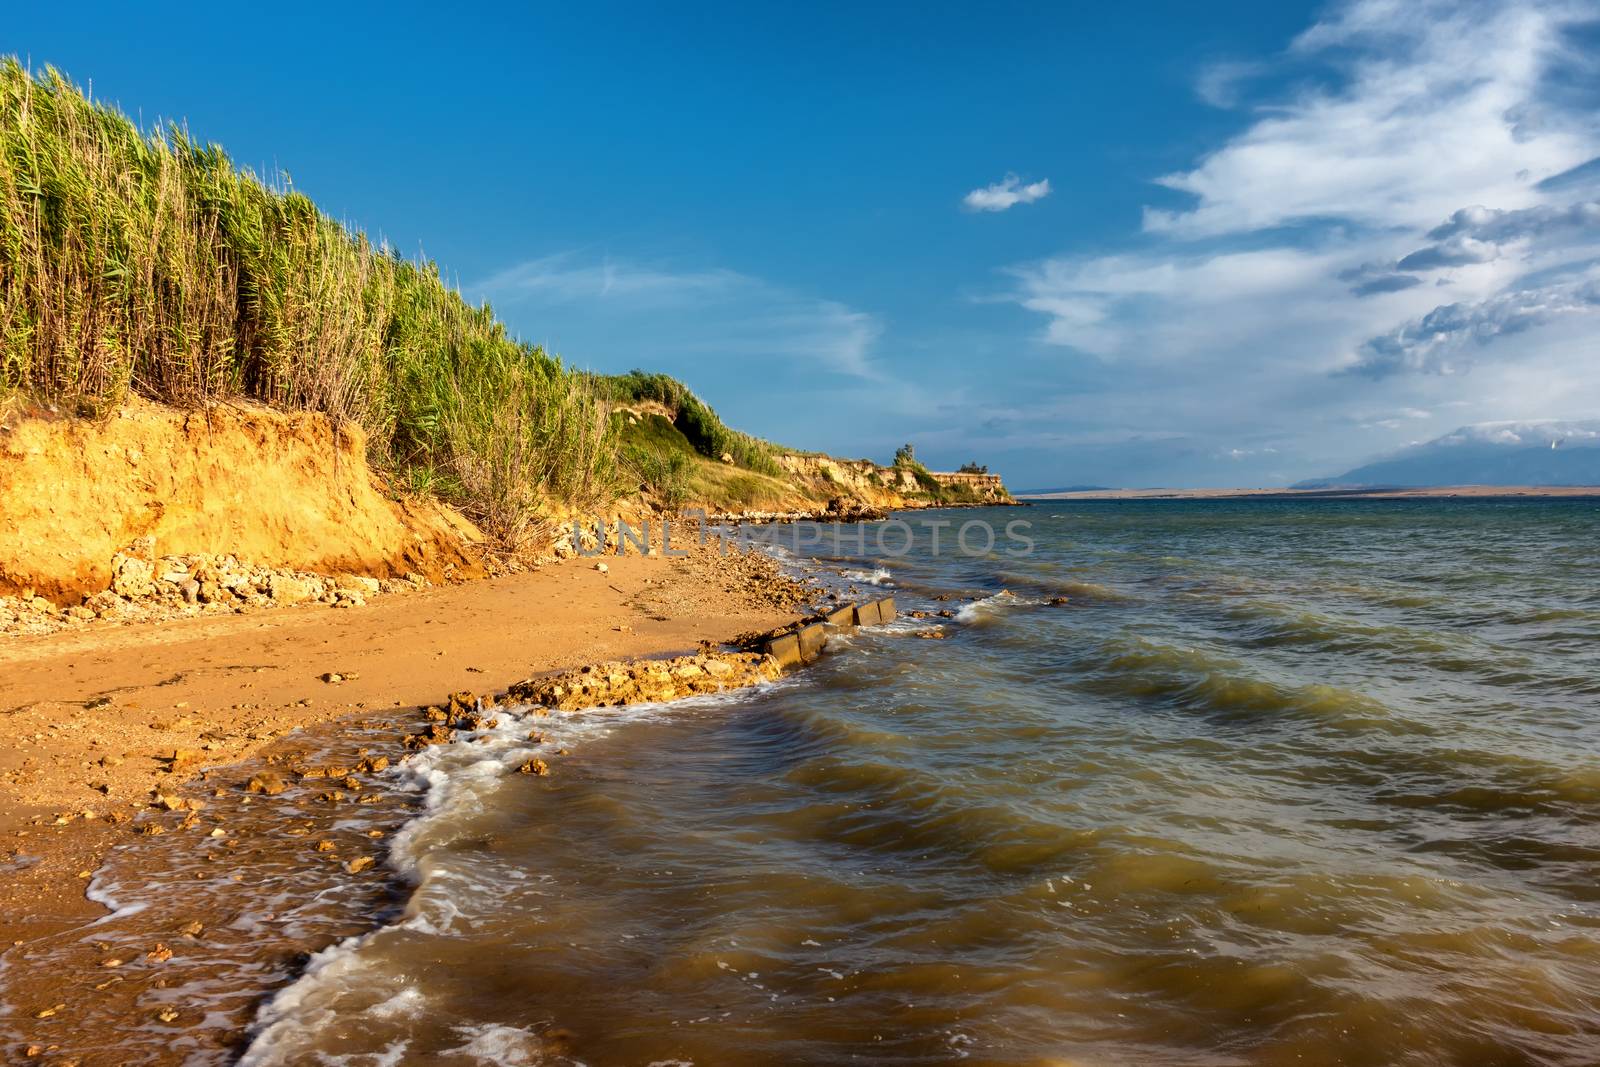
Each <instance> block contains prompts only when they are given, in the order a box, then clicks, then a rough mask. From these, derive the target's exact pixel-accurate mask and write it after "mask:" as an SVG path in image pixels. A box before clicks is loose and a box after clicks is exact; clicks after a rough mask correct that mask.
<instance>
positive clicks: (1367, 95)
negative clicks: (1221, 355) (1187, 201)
mask: <svg viewBox="0 0 1600 1067" xmlns="http://www.w3.org/2000/svg"><path fill="white" fill-rule="evenodd" d="M1572 17H1573V12H1572V9H1570V8H1568V7H1566V6H1564V5H1563V6H1555V5H1531V4H1510V3H1500V4H1489V3H1474V4H1464V5H1463V4H1460V3H1446V2H1442V0H1433V2H1418V0H1408V2H1406V3H1399V2H1396V0H1360V2H1357V3H1354V4H1350V5H1349V6H1347V7H1345V8H1344V9H1343V10H1341V11H1340V12H1338V13H1336V14H1334V15H1333V16H1332V17H1330V18H1329V19H1327V20H1325V21H1323V22H1320V23H1318V24H1316V25H1315V26H1313V27H1312V28H1311V29H1309V30H1307V31H1306V32H1305V33H1304V34H1302V35H1301V36H1300V37H1299V38H1298V39H1297V41H1296V42H1295V44H1294V46H1293V50H1292V51H1293V56H1294V58H1296V59H1297V60H1300V61H1324V62H1326V63H1328V64H1329V65H1330V66H1332V67H1333V69H1334V70H1335V72H1336V73H1338V74H1340V75H1342V81H1341V84H1340V85H1339V87H1338V88H1334V89H1329V88H1323V87H1317V88H1309V89H1305V90H1303V91H1301V92H1300V93H1298V94H1296V95H1295V96H1293V97H1292V98H1291V99H1289V100H1288V101H1286V102H1284V103H1281V104H1277V105H1275V106H1274V107H1273V108H1272V109H1271V110H1270V112H1268V113H1266V114H1265V116H1264V117H1263V118H1261V119H1260V120H1259V121H1257V122H1256V123H1255V124H1254V125H1253V126H1251V127H1250V128H1249V129H1248V130H1246V131H1245V132H1244V133H1243V134H1241V135H1240V136H1238V137H1236V138H1234V139H1233V140H1232V141H1229V142H1228V143H1227V144H1225V145H1224V146H1222V147H1221V148H1219V149H1217V150H1216V151H1214V152H1212V153H1211V154H1210V155H1208V156H1206V157H1205V158H1204V159H1203V160H1202V161H1201V163H1200V165H1199V166H1197V167H1195V168H1194V169H1192V170H1188V171H1183V172H1180V173H1176V174H1170V175H1167V176H1166V177H1163V178H1161V179H1160V184H1162V185H1164V186H1166V187H1168V188H1170V189H1173V190H1176V191H1178V192H1181V193H1185V194H1188V195H1190V196H1192V197H1194V198H1195V201H1196V202H1195V204H1194V205H1193V206H1192V207H1188V208H1183V209H1178V210H1170V209H1161V210H1157V209H1147V211H1146V215H1145V227H1146V229H1147V230H1149V231H1151V232H1156V233H1164V234H1170V235H1173V236H1176V237H1184V238H1196V237H1206V236H1215V235H1218V234H1228V233H1240V232H1249V231H1255V230H1262V229H1268V228H1272V227H1278V226H1284V225H1289V224H1294V223H1297V222H1303V221H1305V220H1325V219H1334V218H1336V219H1341V220H1347V221H1350V222H1355V223H1359V224H1362V225H1367V226H1380V227H1387V226H1402V227H1406V226H1415V225H1417V224H1418V223H1419V221H1422V220H1436V219H1440V218H1444V217H1446V216H1447V215H1449V214H1450V213H1451V212H1452V211H1454V210H1456V209H1457V208H1459V207H1460V206H1461V205H1462V204H1465V203H1472V202H1480V203H1493V204H1495V205H1497V206H1501V207H1506V208H1521V207H1526V206H1529V205H1531V204H1532V203H1533V202H1534V201H1535V198H1536V196H1537V192H1536V190H1535V188H1534V186H1535V184H1536V183H1537V182H1539V181H1540V180H1541V179H1544V178H1548V177H1551V176H1553V175H1556V174H1558V173H1561V172H1563V171H1566V170H1569V169H1570V168H1573V167H1575V166H1577V165H1579V164H1581V163H1583V162H1584V161H1585V160H1588V159H1590V158H1592V157H1593V156H1594V155H1596V152H1595V150H1594V149H1595V144H1594V138H1593V136H1592V131H1590V130H1587V129H1584V128H1581V126H1580V125H1578V124H1574V123H1568V122H1563V121H1557V120H1556V117H1555V116H1552V115H1551V114H1550V113H1549V112H1548V110H1547V109H1546V108H1545V107H1544V106H1543V101H1542V99H1541V97H1540V87H1541V78H1542V75H1543V74H1544V72H1545V71H1546V70H1547V69H1548V66H1549V65H1550V63H1551V62H1552V61H1553V60H1554V59H1555V58H1556V57H1557V56H1558V55H1559V54H1560V53H1561V52H1562V50H1563V47H1564V43H1563V39H1562V32H1563V30H1564V29H1565V28H1566V26H1567V25H1568V24H1569V23H1570V21H1571V20H1572ZM1352 53H1353V54H1354V55H1355V58H1353V59H1346V58H1344V57H1345V56H1346V55H1349V54H1352Z"/></svg>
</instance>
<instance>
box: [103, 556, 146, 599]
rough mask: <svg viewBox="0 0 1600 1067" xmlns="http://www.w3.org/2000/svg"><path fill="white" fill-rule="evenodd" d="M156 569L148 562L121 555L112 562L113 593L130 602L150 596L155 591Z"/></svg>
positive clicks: (135, 557)
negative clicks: (153, 581)
mask: <svg viewBox="0 0 1600 1067" xmlns="http://www.w3.org/2000/svg"><path fill="white" fill-rule="evenodd" d="M154 576H155V572H154V569H153V568H152V567H151V566H150V563H149V561H148V560H143V559H140V558H139V557H137V556H129V555H124V554H121V553H119V554H118V555H117V557H116V558H115V559H113V560H112V561H111V591H112V592H113V593H115V594H117V595H118V596H122V597H127V598H128V599H129V600H138V599H140V598H141V597H147V596H149V595H150V594H151V593H152V592H153V591H154V590H153V587H152V579H153V578H154Z"/></svg>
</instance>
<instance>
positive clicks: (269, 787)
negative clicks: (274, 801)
mask: <svg viewBox="0 0 1600 1067" xmlns="http://www.w3.org/2000/svg"><path fill="white" fill-rule="evenodd" d="M284 788H285V787H284V784H283V779H282V778H281V777H279V776H278V772H277V771H258V772H257V773H255V774H253V775H251V776H250V781H249V782H247V783H246V784H245V787H244V791H245V792H246V793H263V794H265V795H267V796H274V795H276V794H278V793H281V792H283V790H284Z"/></svg>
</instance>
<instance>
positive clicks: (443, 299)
mask: <svg viewBox="0 0 1600 1067" xmlns="http://www.w3.org/2000/svg"><path fill="white" fill-rule="evenodd" d="M130 392H132V393H137V394H139V395H142V396H145V397H148V398H150V399H153V400H158V401H162V402H164V403H168V404H173V405H178V406H183V407H193V406H200V405H205V404H209V403H215V402H218V401H226V400H230V399H240V398H244V399H252V400H257V401H261V402H264V403H267V404H272V405H275V406H278V407H281V408H285V409H290V410H303V411H316V412H321V413H324V414H326V415H328V416H329V417H330V418H333V419H335V420H339V421H343V420H349V421H354V422H357V423H359V424H361V426H362V427H363V428H364V429H365V430H366V431H367V435H368V440H369V442H370V448H371V452H372V459H373V460H374V462H376V463H378V464H379V465H380V466H383V467H385V468H387V469H390V470H392V471H393V472H395V473H396V474H398V475H399V476H400V477H401V479H402V481H403V482H405V483H407V484H410V485H412V486H414V487H419V488H423V489H426V490H427V491H430V492H434V493H437V494H438V495H440V496H442V497H444V498H446V499H448V500H450V501H451V502H452V503H455V504H457V505H459V506H460V507H462V508H463V510H465V511H466V512H467V513H468V514H469V515H471V516H472V517H473V518H475V519H477V520H478V521H480V522H482V523H483V524H484V525H485V528H486V530H487V532H490V533H491V534H494V535H495V536H496V537H499V538H500V539H501V540H502V541H504V542H505V543H507V544H508V545H512V546H515V545H516V544H518V543H520V542H521V541H522V540H524V539H525V538H526V536H527V535H528V534H529V533H530V532H531V531H532V530H533V529H534V528H535V527H536V525H537V521H538V516H539V515H540V514H542V513H544V512H545V511H547V510H549V508H548V505H549V504H551V503H558V504H562V505H567V506H571V507H588V506H591V505H593V504H596V503H600V502H603V501H606V500H609V499H610V498H612V497H613V496H614V494H615V492H616V489H617V462H616V442H615V431H614V429H613V427H612V423H611V420H610V419H608V418H607V415H606V410H605V409H606V401H607V399H608V397H609V392H608V391H607V390H604V389H602V388H600V387H598V386H597V383H596V381H595V380H594V379H593V378H592V377H591V376H589V375H586V374H583V373H580V372H577V371H575V370H573V369H571V368H568V367H567V366H565V365H564V364H563V363H562V362H561V361H560V360H558V359H556V358H555V357H553V356H551V355H550V354H548V353H546V352H545V351H543V350H542V349H541V348H539V347H537V346H533V345H529V344H526V343H523V342H520V341H518V340H516V339H515V338H512V337H510V336H509V335H508V334H507V332H506V330H505V327H504V325H503V324H501V323H500V322H499V321H498V320H496V319H495V317H494V314H493V312H492V311H491V309H490V308H489V307H488V306H487V305H482V306H477V307H474V306H472V305H470V304H468V303H467V302H466V301H465V300H463V299H462V297H461V296H460V294H459V293H458V292H456V291H455V290H454V289H453V288H451V287H450V286H448V285H446V284H445V283H444V282H443V281H442V279H441V278H440V275H439V271H438V269H437V267H435V266H434V265H433V264H431V263H427V262H418V261H412V260H408V259H404V258H402V257H400V256H397V255H395V254H394V253H393V252H392V251H390V250H388V249H386V248H383V247H379V246H375V245H374V244H373V243H372V242H370V241H369V240H368V238H367V237H366V236H365V235H364V234H361V233H359V232H355V231H353V230H351V229H350V228H349V227H347V226H345V225H343V224H341V223H340V222H338V221H336V220H334V219H331V218H329V217H328V216H326V215H324V214H323V213H322V212H321V211H320V210H318V208H317V207H316V205H315V204H314V203H312V201H311V200H310V199H308V198H307V197H306V196H304V195H303V194H301V193H298V192H296V191H294V190H293V189H292V188H290V187H289V186H288V185H287V183H286V182H276V183H268V182H266V181H263V180H262V179H261V178H259V177H257V176H256V175H254V174H253V173H251V172H250V171H248V170H244V169H241V168H238V167H236V166H234V165H233V163H232V162H231V161H230V160H229V159H228V157H227V155H226V153H225V152H223V150H222V149H221V148H219V147H218V146H216V145H206V144H201V143H198V142H197V141H195V140H194V139H192V138H191V137H190V136H189V134H188V132H187V131H186V130H184V129H183V128H182V127H179V126H176V125H168V126H164V127H161V128H158V129H155V130H152V131H150V132H148V133H147V132H144V131H141V130H140V129H139V128H138V127H137V126H135V125H134V124H133V123H132V122H131V121H129V120H128V119H127V118H126V117H125V116H123V115H122V114H121V113H120V112H118V111H116V110H115V109H113V108H110V107H107V106H105V105H103V104H98V103H96V102H94V101H93V100H91V99H90V98H89V97H88V96H87V95H86V94H85V93H84V92H83V91H82V90H80V89H79V88H78V87H77V86H75V85H73V84H72V83H71V82H70V81H68V80H67V79H66V78H64V77H63V76H62V75H61V74H59V73H58V72H57V71H55V70H53V69H47V70H45V71H44V72H42V73H40V74H38V75H34V74H32V73H31V72H29V71H27V70H25V69H24V68H23V67H22V66H21V64H19V63H18V62H17V61H16V60H15V59H5V60H0V401H4V400H7V399H13V400H14V399H17V398H22V399H26V400H29V401H33V402H38V403H46V404H51V405H55V406H58V407H60V408H63V409H66V410H67V411H69V412H71V413H73V414H77V415H82V416H86V417H95V416H99V415H102V414H105V413H107V412H110V411H112V410H115V408H116V407H117V406H118V405H119V404H121V403H122V402H123V401H124V400H125V399H126V398H127V396H128V394H129V393H130Z"/></svg>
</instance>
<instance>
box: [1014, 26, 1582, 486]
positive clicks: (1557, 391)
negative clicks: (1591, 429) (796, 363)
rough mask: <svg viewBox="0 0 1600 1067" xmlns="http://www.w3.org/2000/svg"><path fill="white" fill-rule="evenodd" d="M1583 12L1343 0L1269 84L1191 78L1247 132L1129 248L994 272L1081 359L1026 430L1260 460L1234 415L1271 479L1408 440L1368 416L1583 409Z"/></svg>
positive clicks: (1251, 74)
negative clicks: (1136, 437)
mask: <svg viewBox="0 0 1600 1067" xmlns="http://www.w3.org/2000/svg"><path fill="white" fill-rule="evenodd" d="M1597 14H1600V13H1597V12H1596V10H1595V9H1594V7H1593V5H1588V6H1583V5H1579V4H1574V3H1566V2H1563V0H1551V2H1544V0H1466V2H1460V0H1450V2H1446V0H1418V2H1401V0H1352V2H1349V3H1346V4H1343V5H1341V6H1338V7H1336V8H1334V9H1332V10H1330V11H1329V12H1328V13H1327V14H1326V16H1325V17H1324V18H1323V19H1322V20H1321V21H1319V22H1318V23H1316V24H1315V25H1314V26H1312V27H1311V28H1310V29H1308V30H1307V31H1306V32H1305V33H1303V34H1301V35H1300V36H1299V37H1298V38H1297V39H1295V41H1294V42H1293V43H1292V44H1291V45H1290V46H1289V47H1288V49H1287V50H1286V51H1285V52H1284V53H1283V54H1282V55H1280V56H1278V57H1275V58H1274V59H1272V60H1271V61H1269V62H1265V63H1264V64H1263V65H1262V66H1263V67H1264V68H1266V69H1264V70H1262V69H1257V68H1254V67H1248V68H1247V67H1241V68H1239V69H1238V70H1234V69H1231V68H1228V67H1226V66H1223V67H1221V68H1219V69H1208V70H1207V71H1206V72H1204V73H1203V74H1202V76H1201V79H1200V82H1199V84H1198V85H1197V92H1199V93H1200V94H1201V95H1202V98H1204V99H1206V100H1207V101H1208V102H1211V103H1215V104H1217V105H1219V106H1231V105H1232V104H1233V103H1236V102H1237V103H1246V102H1247V103H1248V104H1249V105H1250V106H1253V107H1254V109H1255V110H1254V112H1253V115H1254V118H1253V120H1252V121H1251V122H1250V123H1249V124H1248V125H1247V126H1246V127H1245V128H1244V129H1243V130H1242V131H1241V132H1239V133H1237V134H1235V135H1233V136H1232V137H1230V138H1229V139H1227V140H1226V141H1224V142H1222V143H1220V144H1219V145H1217V146H1215V147H1214V148H1213V149H1212V150H1211V151H1209V152H1207V153H1205V154H1203V155H1202V156H1200V158H1199V159H1198V160H1197V162H1196V163H1195V164H1194V165H1193V166H1192V167H1190V168H1187V169H1184V170H1180V171H1178V172H1176V173H1173V174H1168V175H1166V176H1165V177H1161V178H1158V179H1157V185H1158V186H1160V187H1162V188H1164V189H1165V190H1167V193H1168V195H1166V196H1165V201H1164V202H1162V203H1152V204H1150V205H1148V206H1147V207H1146V209H1145V212H1144V220H1143V227H1142V229H1143V233H1142V234H1140V235H1138V236H1137V238H1134V237H1133V236H1132V235H1130V240H1129V242H1128V249H1127V250H1126V251H1122V252H1116V253H1107V254H1098V255H1096V254H1081V253H1074V254H1071V255H1061V256H1057V257H1052V258H1049V259H1045V260H1042V261H1038V262H1034V263H1027V264H1020V265H1015V266H1012V267H1011V268H1008V269H1007V271H1006V272H1005V273H1006V277H1007V278H1008V280H1009V287H1008V290H1007V292H1006V298H1007V299H1010V300H1012V301H1015V302H1016V303H1017V304H1019V305H1020V306H1022V307H1023V308H1026V309H1028V310H1030V311H1033V312H1035V313H1038V314H1039V315H1041V316H1043V318H1044V328H1043V331H1042V333H1041V334H1040V339H1041V340H1042V341H1043V342H1044V343H1045V344H1046V345H1048V346H1053V347H1055V348H1057V349H1058V350H1060V351H1062V352H1065V353H1073V354H1081V355H1083V356H1086V357H1089V359H1088V360H1080V361H1077V362H1075V363H1073V364H1072V365H1074V366H1076V367H1079V368H1084V369H1079V370H1077V371H1076V372H1075V373H1074V376H1073V381H1074V385H1075V387H1076V388H1082V389H1084V390H1085V393H1086V396H1091V395H1092V398H1091V399H1086V400H1084V402H1082V403H1080V404H1077V405H1076V406H1074V405H1071V404H1067V405H1065V408H1062V407H1061V406H1057V407H1054V408H1050V409H1049V414H1048V415H1047V414H1045V412H1046V408H1047V407H1048V406H1045V407H1041V408H1040V415H1039V416H1038V419H1039V421H1040V422H1041V424H1042V422H1043V420H1044V419H1046V418H1047V417H1056V418H1060V417H1062V413H1063V410H1069V411H1070V412H1071V417H1072V418H1074V419H1075V420H1078V421H1079V422H1080V423H1082V422H1087V424H1088V425H1089V426H1094V425H1097V424H1099V421H1100V420H1102V419H1104V420H1111V419H1115V420H1117V425H1118V427H1120V428H1125V429H1126V430H1127V431H1128V432H1130V433H1131V432H1135V431H1137V430H1139V429H1140V428H1141V427H1144V426H1149V425H1161V426H1163V427H1168V428H1176V429H1178V430H1179V431H1180V432H1181V433H1182V434H1183V435H1184V439H1185V440H1186V441H1187V442H1188V444H1187V445H1186V446H1185V447H1190V446H1193V451H1194V452H1195V453H1197V454H1199V455H1202V456H1206V455H1210V456H1215V455H1219V454H1227V455H1229V456H1230V458H1231V457H1233V453H1234V450H1236V449H1237V450H1239V451H1243V452H1246V453H1249V452H1251V451H1252V450H1251V449H1246V448H1245V447H1244V446H1242V445H1240V444H1239V443H1238V442H1237V441H1236V440H1233V439H1230V438H1231V435H1232V433H1233V432H1236V428H1237V426H1238V425H1239V424H1240V423H1241V422H1247V423H1248V424H1250V425H1253V426H1256V427H1257V428H1258V429H1259V431H1260V432H1261V433H1262V434H1265V435H1267V436H1268V437H1269V438H1270V439H1271V444H1272V447H1274V448H1278V449H1279V450H1280V453H1281V461H1282V467H1281V468H1275V469H1283V468H1286V467H1287V465H1288V464H1289V463H1291V462H1293V460H1294V457H1296V456H1298V455H1303V454H1305V453H1307V452H1315V453H1317V454H1319V455H1320V456H1321V457H1322V459H1321V462H1322V463H1324V464H1329V463H1331V462H1332V461H1333V459H1334V458H1335V457H1338V456H1339V455H1340V451H1339V450H1340V449H1348V448H1351V447H1352V446H1351V444H1350V443H1349V442H1350V441H1353V440H1360V441H1361V443H1360V444H1359V445H1358V446H1356V447H1359V448H1361V449H1363V450H1364V451H1368V452H1370V451H1373V450H1375V445H1374V444H1373V442H1372V440H1371V438H1370V437H1367V438H1366V439H1365V440H1362V438H1363V436H1364V435H1363V434H1353V433H1352V432H1351V430H1352V427H1359V428H1360V429H1361V430H1362V431H1364V434H1366V435H1383V434H1396V435H1398V434H1401V433H1411V432H1412V431H1413V430H1414V428H1415V426H1416V423H1414V422H1412V421H1411V420H1412V417H1413V416H1411V415H1409V414H1406V415H1394V414H1386V415H1383V416H1381V417H1379V416H1374V415H1371V414H1370V413H1371V412H1372V411H1374V409H1377V410H1379V411H1387V412H1391V413H1392V412H1395V411H1400V412H1420V413H1421V414H1420V415H1418V416H1415V417H1416V418H1417V419H1419V420H1423V419H1429V418H1432V417H1433V416H1432V415H1431V414H1429V412H1431V411H1444V410H1455V409H1457V408H1461V409H1465V410H1472V411H1474V412H1479V413H1482V414H1483V417H1493V416H1494V413H1496V412H1504V413H1508V414H1534V413H1537V411H1538V410H1539V408H1540V407H1541V406H1544V405H1548V404H1549V403H1550V402H1551V400H1552V398H1553V397H1558V396H1559V397H1561V399H1562V402H1563V403H1564V404H1569V405H1572V404H1577V405H1583V404H1589V405H1593V406H1596V407H1600V379H1597V378H1595V376H1594V375H1593V372H1592V360H1593V355H1592V351H1593V343H1592V341H1591V340H1590V339H1589V336H1586V335H1585V334H1584V331H1585V330H1586V329H1588V330H1590V331H1592V330H1593V329H1594V327H1593V326H1592V325H1588V324H1589V323H1590V321H1591V320H1590V316H1589V313H1590V312H1592V311H1593V310H1595V309H1596V305H1597V303H1600V301H1597V299H1596V292H1597V290H1596V288H1595V286H1596V281H1595V279H1596V278H1600V266H1591V265H1600V225H1597V218H1596V216H1597V214H1600V212H1597V210H1596V205H1595V203H1594V200H1595V199H1596V197H1595V195H1594V194H1593V193H1588V190H1590V189H1591V188H1592V187H1593V184H1594V183H1600V122H1597V121H1596V120H1595V117H1594V116H1595V114H1596V108H1595V107H1594V100H1593V99H1592V94H1591V96H1590V97H1583V98H1581V99H1580V97H1579V96H1577V95H1574V91H1573V90H1572V89H1571V86H1573V85H1579V84H1589V85H1592V84H1593V81H1592V79H1589V80H1588V81H1585V79H1581V78H1573V77H1571V74H1572V65H1573V64H1579V65H1583V64H1590V65H1600V64H1595V63H1594V60H1593V58H1592V56H1591V55H1590V53H1588V52H1586V51H1585V50H1584V49H1583V48H1582V47H1581V43H1579V42H1576V41H1575V39H1574V38H1573V36H1572V30H1573V28H1574V27H1575V26H1576V25H1578V24H1579V23H1580V22H1582V21H1584V20H1585V19H1589V20H1591V21H1592V20H1594V19H1595V17H1596V15H1597ZM1557 82H1560V83H1561V84H1559V85H1557V84H1555V83H1557ZM1273 87H1276V88H1273ZM1263 89H1265V90H1266V92H1267V95H1265V96H1263V95H1262V94H1261V91H1262V90H1263ZM1247 91H1248V92H1250V93H1254V94H1255V98H1254V99H1253V100H1247V98H1246V93H1247ZM1569 190H1579V192H1578V193H1576V194H1575V193H1573V192H1570V191H1569ZM1585 193H1587V195H1584V194H1585ZM1170 194H1177V195H1179V196H1180V197H1182V198H1183V201H1182V202H1178V203H1177V205H1176V206H1174V200H1173V198H1172V196H1171V195H1170ZM1555 196H1562V197H1563V200H1561V201H1560V202H1557V201H1555V200H1553V199H1552V197H1555ZM1580 196H1584V199H1583V202H1580V203H1573V202H1572V201H1573V200H1578V199H1579V197H1580ZM1595 321H1596V322H1600V320H1595ZM1491 356H1492V357H1493V358H1489V357H1491ZM1069 359H1070V356H1069ZM1088 368H1092V369H1088ZM1468 369H1472V370H1473V374H1471V375H1467V374H1463V373H1452V372H1462V371H1465V370H1468ZM1085 383H1087V384H1085ZM1135 391H1137V395H1134V394H1135ZM1569 410H1582V409H1581V407H1580V408H1578V409H1571V408H1569ZM1142 417H1148V419H1149V420H1150V421H1147V422H1141V421H1140V419H1141V418H1142ZM1501 417H1503V415H1502V416H1501ZM1018 418H1019V419H1020V416H1019V417H1018ZM1313 442H1317V443H1313ZM1256 451H1259V450H1256ZM1351 458H1355V457H1351ZM1241 461H1244V460H1243V459H1242V457H1241ZM1253 461H1254V459H1253V458H1252V459H1251V460H1249V462H1253ZM1174 462H1176V461H1174ZM1261 469H1263V470H1266V469H1269V468H1265V467H1263V468H1261ZM1312 473H1314V472H1312ZM1243 476H1245V475H1241V477H1243ZM1302 476H1303V475H1302Z"/></svg>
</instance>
